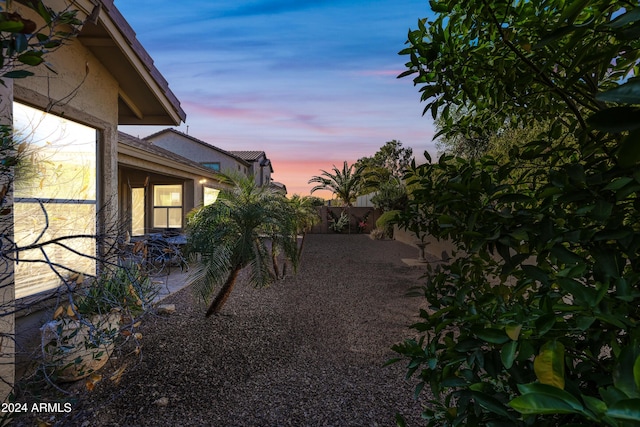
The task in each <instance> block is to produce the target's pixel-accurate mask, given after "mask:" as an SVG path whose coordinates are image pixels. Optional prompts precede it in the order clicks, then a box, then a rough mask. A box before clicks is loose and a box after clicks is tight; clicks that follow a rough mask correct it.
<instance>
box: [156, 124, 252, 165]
mask: <svg viewBox="0 0 640 427" xmlns="http://www.w3.org/2000/svg"><path fill="white" fill-rule="evenodd" d="M144 140H145V141H148V142H150V143H152V144H153V145H155V146H157V147H161V148H164V149H165V150H169V151H172V152H174V153H176V154H178V155H180V156H182V157H184V158H187V159H190V160H191V161H194V162H197V163H199V164H201V165H202V166H204V167H207V168H209V169H211V170H213V171H215V172H229V171H233V172H239V173H242V174H248V173H249V172H250V168H251V163H249V162H247V161H245V160H244V159H242V158H241V157H239V156H237V155H235V154H232V153H230V152H229V151H225V150H223V149H221V148H218V147H215V146H213V145H211V144H207V143H206V142H204V141H202V140H200V139H198V138H194V137H192V136H190V135H187V134H186V133H183V132H180V131H177V130H175V129H164V130H161V131H160V132H156V133H154V134H153V135H149V136H147V137H145V138H144Z"/></svg>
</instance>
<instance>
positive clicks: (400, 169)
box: [356, 139, 413, 181]
mask: <svg viewBox="0 0 640 427" xmlns="http://www.w3.org/2000/svg"><path fill="white" fill-rule="evenodd" d="M412 156H413V150H412V149H411V147H403V146H402V142H400V141H397V140H395V139H393V140H391V141H387V142H386V143H385V144H384V145H383V146H382V147H380V149H379V150H378V151H377V152H376V153H375V154H374V155H373V156H371V157H361V158H359V159H358V161H357V162H356V167H358V166H364V167H365V168H366V170H367V172H368V173H369V175H370V177H371V179H373V180H375V179H376V176H377V179H378V181H387V180H388V178H389V177H390V176H392V177H395V178H397V179H401V178H402V175H403V173H404V171H405V170H406V169H407V167H408V166H409V164H410V163H411V159H412Z"/></svg>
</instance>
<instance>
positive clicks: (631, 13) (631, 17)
mask: <svg viewBox="0 0 640 427" xmlns="http://www.w3.org/2000/svg"><path fill="white" fill-rule="evenodd" d="M638 20H640V7H635V8H633V9H631V10H628V11H627V12H625V13H623V14H622V15H620V16H618V17H617V18H616V19H614V20H613V21H611V22H609V23H608V24H607V26H608V27H610V28H622V27H624V26H625V25H627V24H629V23H631V22H636V21H638Z"/></svg>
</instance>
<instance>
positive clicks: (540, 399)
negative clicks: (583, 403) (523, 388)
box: [509, 393, 580, 414]
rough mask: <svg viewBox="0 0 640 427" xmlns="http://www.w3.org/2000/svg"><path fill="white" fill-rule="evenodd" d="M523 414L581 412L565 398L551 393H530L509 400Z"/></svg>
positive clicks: (510, 404)
mask: <svg viewBox="0 0 640 427" xmlns="http://www.w3.org/2000/svg"><path fill="white" fill-rule="evenodd" d="M509 406H511V407H512V408H513V409H515V410H516V411H518V412H520V413H521V414H576V413H580V411H577V410H576V409H574V408H573V407H572V406H571V405H569V404H568V403H567V402H566V401H565V400H564V399H562V398H561V397H558V396H554V395H551V394H542V393H528V394H525V395H523V396H518V397H516V398H515V399H513V400H512V401H511V402H509Z"/></svg>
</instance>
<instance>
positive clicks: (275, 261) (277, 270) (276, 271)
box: [271, 247, 280, 280]
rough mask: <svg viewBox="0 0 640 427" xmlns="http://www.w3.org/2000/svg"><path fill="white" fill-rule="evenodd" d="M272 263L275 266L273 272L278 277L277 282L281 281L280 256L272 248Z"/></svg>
mask: <svg viewBox="0 0 640 427" xmlns="http://www.w3.org/2000/svg"><path fill="white" fill-rule="evenodd" d="M271 263H272V264H273V272H274V274H275V275H276V280H278V279H280V268H278V254H277V253H276V251H275V249H274V248H273V247H272V248H271Z"/></svg>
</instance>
